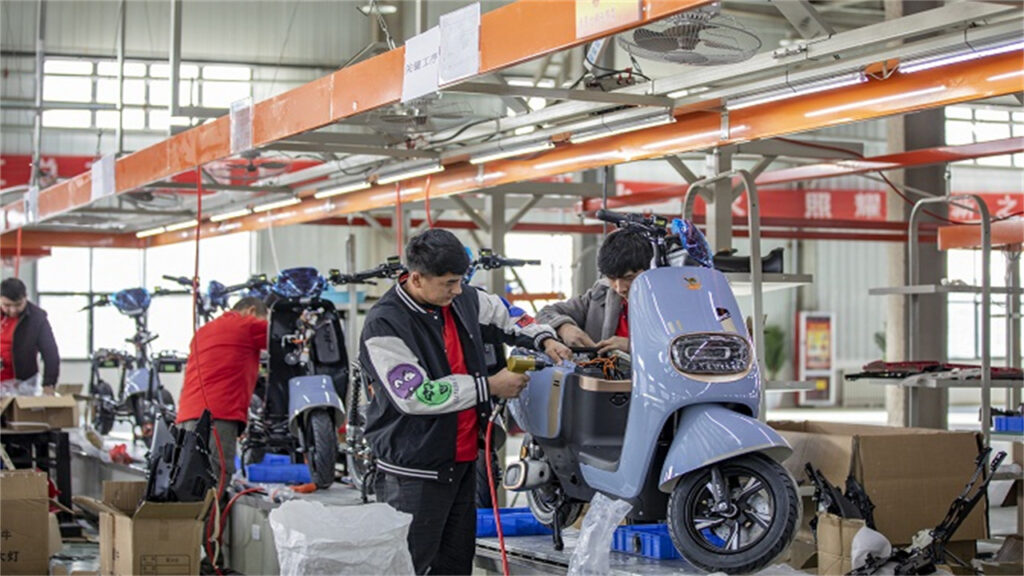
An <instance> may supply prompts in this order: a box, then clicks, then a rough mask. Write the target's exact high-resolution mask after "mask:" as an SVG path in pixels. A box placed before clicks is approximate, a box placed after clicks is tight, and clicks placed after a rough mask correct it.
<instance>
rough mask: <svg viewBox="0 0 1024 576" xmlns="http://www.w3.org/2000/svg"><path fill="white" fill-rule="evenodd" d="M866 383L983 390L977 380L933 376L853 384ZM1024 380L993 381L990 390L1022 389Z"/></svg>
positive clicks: (874, 380) (866, 380) (858, 379)
mask: <svg viewBox="0 0 1024 576" xmlns="http://www.w3.org/2000/svg"><path fill="white" fill-rule="evenodd" d="M854 381H855V382H866V383H868V384H874V385H879V386H882V385H888V386H901V387H903V388H981V380H980V379H977V378H971V379H962V378H935V377H931V376H908V377H907V378H903V379H902V380H901V379H899V378H857V379H856V380H851V382H854ZM1022 386H1024V380H991V381H989V387H990V388H1021V387H1022Z"/></svg>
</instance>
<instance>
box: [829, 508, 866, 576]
mask: <svg viewBox="0 0 1024 576" xmlns="http://www.w3.org/2000/svg"><path fill="white" fill-rule="evenodd" d="M863 527H864V521H863V520H851V519H848V518H840V517H839V516H836V515H835V514H828V513H821V514H818V574H819V576H826V575H829V576H831V575H833V574H846V573H848V572H849V571H850V570H852V569H853V568H852V566H851V564H852V563H853V537H854V536H856V535H857V532H858V531H860V529H861V528H863Z"/></svg>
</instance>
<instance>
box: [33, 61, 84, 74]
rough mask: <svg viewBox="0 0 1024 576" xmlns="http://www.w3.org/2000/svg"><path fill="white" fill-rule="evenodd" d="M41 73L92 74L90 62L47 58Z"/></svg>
mask: <svg viewBox="0 0 1024 576" xmlns="http://www.w3.org/2000/svg"><path fill="white" fill-rule="evenodd" d="M43 74H72V75H75V76H89V75H91V74H92V62H85V61H82V60H47V61H46V62H44V63H43Z"/></svg>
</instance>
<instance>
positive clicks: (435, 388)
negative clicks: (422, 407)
mask: <svg viewBox="0 0 1024 576" xmlns="http://www.w3.org/2000/svg"><path fill="white" fill-rule="evenodd" d="M451 397H452V383H451V382H445V381H444V380H428V381H426V382H424V383H423V384H422V385H421V386H420V387H418V388H416V399H417V400H419V401H420V402H422V403H424V404H426V405H427V406H440V405H441V404H444V403H445V402H447V401H448V400H449V399H450V398H451Z"/></svg>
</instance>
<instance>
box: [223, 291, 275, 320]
mask: <svg viewBox="0 0 1024 576" xmlns="http://www.w3.org/2000/svg"><path fill="white" fill-rule="evenodd" d="M246 308H253V309H255V312H256V315H257V316H259V317H261V318H265V317H266V316H267V305H266V304H264V303H263V300H262V299H261V298H257V297H255V296H246V297H245V298H242V299H241V300H239V301H238V302H235V305H234V306H232V307H231V309H232V310H234V311H235V312H241V311H242V310H245V309H246Z"/></svg>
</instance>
